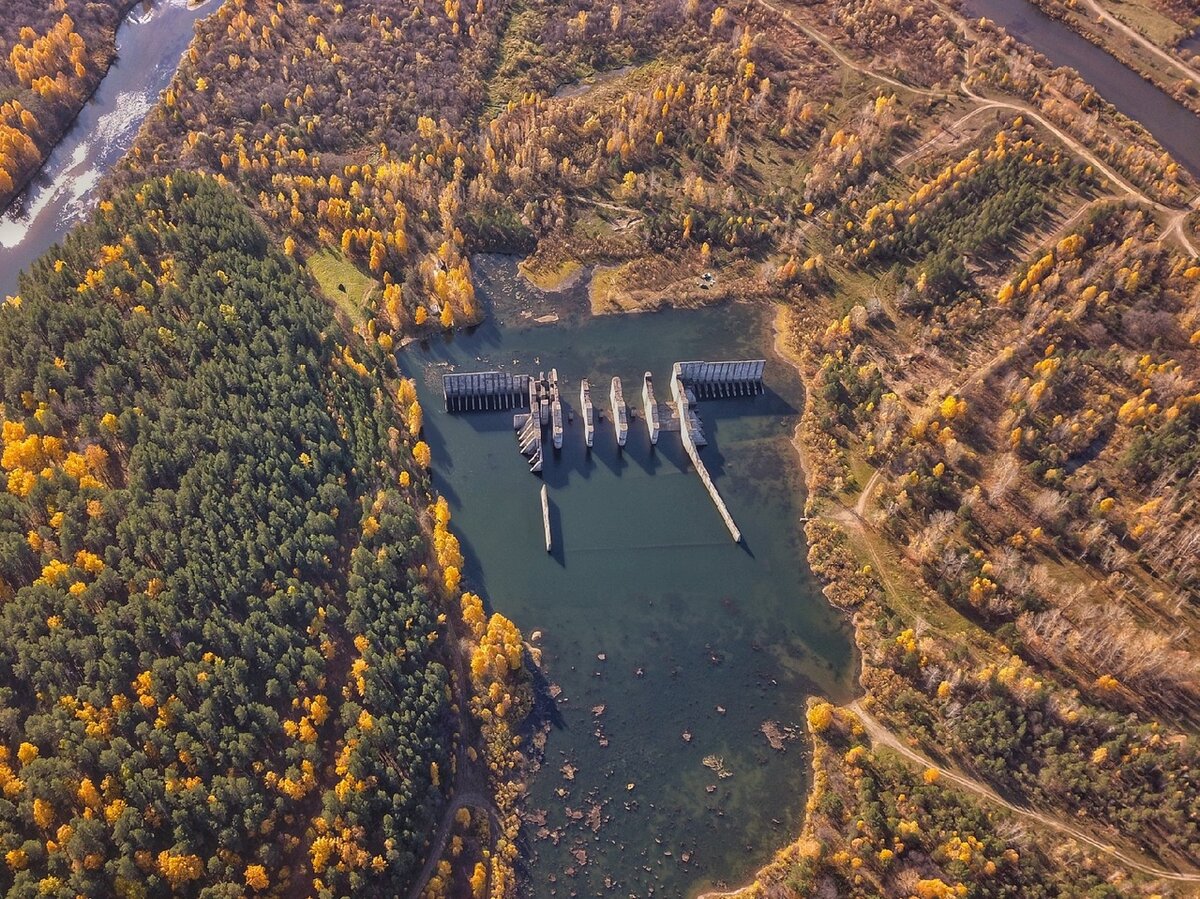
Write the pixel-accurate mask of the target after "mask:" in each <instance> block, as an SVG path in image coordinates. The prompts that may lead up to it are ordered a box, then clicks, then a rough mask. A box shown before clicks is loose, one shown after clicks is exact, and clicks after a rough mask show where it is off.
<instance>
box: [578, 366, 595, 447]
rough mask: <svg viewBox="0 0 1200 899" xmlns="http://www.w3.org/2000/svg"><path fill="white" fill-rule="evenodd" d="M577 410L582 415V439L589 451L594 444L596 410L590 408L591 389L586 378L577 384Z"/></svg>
mask: <svg viewBox="0 0 1200 899" xmlns="http://www.w3.org/2000/svg"><path fill="white" fill-rule="evenodd" d="M579 408H580V410H581V411H582V414H583V439H584V442H585V443H587V445H588V448H589V449H591V447H592V445H593V444H594V443H595V442H596V410H595V409H594V408H593V407H592V388H591V385H590V384H588V379H587V378H584V379H583V380H582V381H580V382H579Z"/></svg>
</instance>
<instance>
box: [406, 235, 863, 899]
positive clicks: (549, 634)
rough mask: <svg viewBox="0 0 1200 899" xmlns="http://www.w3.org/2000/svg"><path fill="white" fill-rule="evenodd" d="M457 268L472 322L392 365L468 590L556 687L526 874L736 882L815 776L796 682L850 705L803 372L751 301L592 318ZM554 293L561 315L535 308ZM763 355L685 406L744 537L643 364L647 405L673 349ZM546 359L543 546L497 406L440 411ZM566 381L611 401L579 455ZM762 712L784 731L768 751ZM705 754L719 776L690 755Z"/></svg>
mask: <svg viewBox="0 0 1200 899" xmlns="http://www.w3.org/2000/svg"><path fill="white" fill-rule="evenodd" d="M474 264H475V280H476V284H477V286H478V288H479V291H480V293H481V295H482V298H483V299H484V300H485V302H486V303H487V304H488V307H489V318H488V321H487V323H486V324H484V325H482V326H480V327H479V328H478V329H476V330H474V331H473V332H472V333H469V334H456V335H454V336H452V337H449V338H445V339H442V338H437V339H434V340H431V341H429V342H427V343H423V344H414V345H411V346H409V347H407V348H406V349H405V350H404V351H403V352H402V353H401V354H400V362H401V366H402V367H403V368H404V369H405V370H406V371H407V372H408V373H409V374H410V375H411V376H413V377H416V379H417V382H418V390H419V393H420V397H421V401H422V405H423V406H424V407H425V409H426V416H425V431H426V438H425V439H426V440H427V441H428V442H429V444H430V446H431V448H432V450H433V459H434V463H433V468H434V482H435V485H436V487H437V489H438V490H439V491H440V492H441V493H442V494H444V495H445V496H446V498H447V500H448V501H449V502H450V504H451V508H452V512H453V522H452V527H453V529H454V530H455V532H456V533H457V534H458V535H459V538H460V540H461V541H462V546H463V552H464V555H465V557H466V582H467V586H468V587H469V588H471V589H476V590H478V591H479V592H480V593H481V594H483V595H484V596H485V598H486V601H488V602H489V604H490V605H491V606H492V607H493V608H494V609H496V610H497V611H500V612H502V613H504V614H505V615H507V616H508V617H510V618H512V619H513V620H514V621H515V622H516V623H517V625H518V626H519V627H520V628H521V630H522V631H523V633H524V634H525V635H526V637H527V638H528V637H530V635H533V634H534V633H535V632H538V634H539V636H538V638H537V639H536V640H535V641H534V643H535V645H537V646H539V647H540V648H541V649H542V652H543V655H542V663H543V673H544V675H545V677H546V678H547V679H548V680H549V682H550V683H551V684H552V685H555V686H557V687H558V688H560V689H561V693H560V694H559V695H558V696H557V700H556V702H555V707H556V709H557V712H558V715H559V716H560V718H559V720H558V721H557V722H556V723H555V726H554V728H553V730H552V732H551V734H550V737H549V740H548V742H547V745H546V751H545V764H544V766H543V768H542V770H541V771H540V773H539V774H538V775H537V776H536V777H535V779H534V781H533V783H532V784H531V789H530V800H529V802H528V809H529V811H531V812H532V813H533V814H534V817H535V819H537V820H538V821H540V814H539V813H540V812H544V813H545V823H544V825H543V824H540V823H531V824H529V825H528V826H527V827H526V845H525V847H524V850H525V851H524V853H523V864H524V865H526V866H527V870H526V872H525V873H526V875H527V877H526V880H527V883H528V890H527V891H528V893H529V894H530V895H532V896H536V897H542V896H604V895H614V896H651V895H654V896H681V897H682V896H686V895H689V894H693V893H695V892H698V891H699V890H701V889H702V888H704V887H708V886H712V885H714V884H717V883H719V882H721V881H728V882H729V883H731V884H735V883H738V882H740V881H741V880H742V879H744V878H746V877H748V876H749V875H750V874H751V873H752V872H753V870H754V868H755V867H757V866H758V865H760V864H761V863H763V862H764V861H766V860H767V859H768V858H769V857H770V856H771V854H772V853H773V852H774V850H775V849H777V848H779V846H780V845H782V844H783V843H784V842H786V841H788V840H789V839H791V838H794V835H795V833H796V831H797V828H798V827H799V823H800V820H801V816H802V813H803V806H804V799H805V793H806V790H807V788H808V782H809V770H808V764H809V755H808V749H807V746H806V743H805V740H804V738H803V736H802V732H803V727H802V721H803V713H804V700H805V698H806V697H807V696H809V695H813V694H821V695H825V696H830V697H833V698H834V699H842V700H844V699H846V698H848V697H849V695H850V693H851V690H852V674H853V672H852V661H853V660H852V653H851V646H850V641H849V637H848V631H847V629H846V627H845V625H844V624H843V622H842V621H841V619H840V616H839V615H838V614H837V613H836V612H835V611H834V610H832V609H831V608H830V607H829V605H828V603H827V602H826V600H825V599H824V597H823V596H822V595H821V593H820V591H819V589H818V587H817V585H816V584H815V583H814V582H813V579H812V576H811V575H810V573H809V572H808V569H807V566H806V564H805V561H804V558H805V545H804V538H803V532H802V530H801V528H802V525H801V524H800V522H799V520H798V519H799V518H800V516H801V515H802V506H803V502H802V490H803V485H802V478H801V475H800V472H799V466H798V460H797V457H796V454H795V451H794V449H793V448H792V446H791V443H790V438H791V434H792V432H793V430H794V428H795V425H796V419H797V416H798V414H799V410H800V407H801V403H802V388H801V385H800V383H799V380H798V378H797V377H796V375H795V373H794V372H793V370H792V369H791V368H790V367H788V366H787V365H785V364H784V363H783V362H782V361H780V360H779V359H778V358H774V357H773V356H772V354H771V350H770V345H771V342H772V341H771V335H770V326H769V317H768V313H767V310H763V309H757V308H754V307H750V306H747V305H725V306H722V307H717V308H710V309H705V310H696V311H673V312H658V313H650V314H643V315H628V316H602V317H591V316H590V315H589V314H587V311H586V285H580V286H578V287H575V288H572V289H570V290H567V291H563V292H561V293H558V294H554V295H548V294H544V293H541V292H539V291H536V290H534V289H532V288H530V287H529V286H528V284H526V283H525V282H524V281H523V280H521V279H520V278H519V277H518V276H517V272H516V265H515V260H514V259H512V258H510V257H497V256H489V257H478V258H477V259H476V260H475V262H474ZM552 310H554V311H557V312H558V313H559V315H560V316H561V318H560V320H559V321H557V322H554V323H546V324H538V323H536V321H535V318H536V317H540V316H543V315H545V314H547V313H549V312H550V311H552ZM764 356H765V357H766V358H767V359H768V364H767V376H766V384H767V391H766V392H765V393H764V395H762V396H758V397H754V398H750V399H730V400H719V401H711V400H709V401H704V402H702V403H701V404H700V407H699V411H700V415H701V417H702V419H703V421H704V428H705V433H706V434H707V436H708V439H709V445H708V447H707V448H705V449H704V450H702V458H703V459H704V460H705V462H706V464H707V465H708V468H709V471H710V472H711V474H712V475H713V477H714V479H715V481H716V484H717V486H718V488H719V489H720V491H721V493H722V495H723V496H724V497H725V499H726V502H727V503H728V505H729V508H730V511H731V512H732V514H733V516H734V518H735V519H736V521H737V522H738V525H739V526H740V527H741V529H742V531H743V534H744V539H745V545H744V546H738V545H735V544H734V543H733V542H732V540H731V539H730V537H729V534H728V532H727V531H726V530H725V527H724V524H723V523H722V522H721V519H720V518H719V516H718V515H717V512H716V510H715V509H714V507H713V505H712V503H711V501H710V500H709V497H708V494H707V493H706V492H705V490H704V488H703V486H702V485H701V483H700V479H699V478H698V477H697V476H696V474H695V472H694V471H692V470H691V467H690V464H689V463H688V461H687V459H686V456H685V455H684V452H683V448H682V446H681V445H680V440H679V435H678V434H677V433H664V434H663V435H662V437H661V438H660V441H659V444H658V446H657V447H655V448H653V449H652V448H651V446H650V443H649V438H648V436H647V433H646V427H645V422H644V420H643V419H642V418H641V415H640V410H641V405H642V403H641V383H642V374H643V372H645V371H647V370H649V371H652V372H653V373H654V375H655V380H656V383H657V384H658V393H659V397H658V399H659V400H660V402H661V401H664V400H665V399H667V398H669V394H668V387H667V385H668V383H669V381H668V377H669V374H670V366H671V363H673V362H675V361H676V360H684V359H705V360H711V361H717V360H723V359H741V358H762V357H764ZM551 366H554V367H557V369H558V372H559V376H560V378H561V379H562V382H563V388H564V389H563V392H564V397H565V399H566V401H567V408H568V409H572V410H574V411H575V420H574V422H573V423H570V424H568V425H567V428H566V439H565V443H564V447H563V449H562V451H561V452H560V453H554V452H553V450H552V449H550V447H549V445H548V446H547V459H546V468H545V472H544V482H545V483H546V484H547V485H548V486H549V491H550V494H549V495H550V503H551V508H552V522H553V534H554V540H555V544H556V545H555V549H554V552H553V553H551V554H547V553H546V551H545V546H544V542H543V531H542V514H541V504H540V501H539V497H538V493H539V490H540V488H541V485H542V483H543V480H542V479H539V478H538V477H536V476H534V475H532V474H530V473H529V471H528V466H527V464H526V462H525V460H524V459H523V458H522V457H521V456H520V454H519V453H518V451H517V446H516V438H515V436H514V433H513V427H512V417H513V413H512V412H495V413H486V414H478V413H476V414H459V415H447V414H446V413H445V412H444V411H443V409H444V406H443V403H442V396H441V375H442V373H443V372H445V371H449V370H456V371H484V370H492V369H500V370H509V371H515V372H527V373H536V372H537V371H538V370H539V369H547V370H548V369H549V368H550V367H551ZM614 375H619V376H621V378H622V381H623V383H624V386H625V399H626V401H627V403H629V405H630V407H631V409H636V410H637V411H638V413H639V414H638V417H637V418H635V419H633V420H632V421H631V422H630V433H629V441H628V444H627V446H626V447H625V448H624V450H623V451H618V449H617V447H616V440H615V436H614V433H613V429H612V424H611V418H610V417H609V416H608V414H607V410H608V406H609V401H608V393H609V384H610V381H611V379H612V377H613V376H614ZM581 377H588V378H590V379H591V383H592V398H593V402H595V403H596V405H597V406H598V407H599V408H600V409H601V410H603V411H604V419H603V420H602V421H599V422H598V423H597V433H596V440H595V447H594V448H593V449H592V450H591V451H590V452H589V451H588V450H587V449H586V447H585V445H584V439H583V427H582V423H581V422H580V419H579V417H578V406H579V379H580V378H581ZM601 706H603V710H600V708H599V707H601ZM766 721H774V722H778V724H779V725H780V726H781V727H794V728H796V729H797V733H798V734H800V736H799V738H798V739H795V740H793V741H790V742H788V743H787V745H786V748H785V749H784V750H783V751H779V750H775V749H772V748H771V747H770V746H769V744H768V742H767V739H766V737H765V736H764V735H763V734H762V732H761V727H762V725H763V723H764V722H766ZM685 732H686V733H688V734H690V740H687V739H685V738H684V734H685ZM604 744H606V745H604ZM708 756H716V757H718V758H720V759H721V760H722V761H723V765H724V769H725V770H726V771H727V772H728V773H729V774H730V775H731V776H728V777H724V778H722V777H719V776H718V774H717V773H716V772H715V771H713V770H712V769H711V768H709V767H706V766H705V765H704V764H703V760H704V759H705V758H706V757H708ZM565 765H570V766H571V767H572V768H574V769H575V770H574V778H573V779H567V778H566V777H565V776H564V774H563V771H562V769H563V767H564V766H565ZM629 784H633V788H632V789H628V785H629ZM597 806H598V807H599V812H598V814H597V812H594V811H593V807H597ZM580 813H582V818H579V819H575V818H573V817H572V815H578V814H580ZM589 816H590V817H589ZM597 823H598V829H596V828H597ZM539 832H540V833H541V836H540V837H539ZM555 837H557V843H555V842H554V838H555ZM580 850H582V852H584V853H586V861H581V858H583V856H578V855H577V854H576V853H578V852H579V851H580Z"/></svg>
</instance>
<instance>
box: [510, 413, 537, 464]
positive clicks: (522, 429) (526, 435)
mask: <svg viewBox="0 0 1200 899" xmlns="http://www.w3.org/2000/svg"><path fill="white" fill-rule="evenodd" d="M514 424H515V425H516V427H517V446H518V447H519V448H520V450H521V455H522V456H524V457H525V458H526V459H528V460H529V470H530V471H531V472H533V473H534V474H537V473H539V472H540V471H541V470H542V423H541V420H540V419H539V417H538V414H537V412H530V413H529V414H528V415H524V416H520V415H519V416H517V418H516V419H514Z"/></svg>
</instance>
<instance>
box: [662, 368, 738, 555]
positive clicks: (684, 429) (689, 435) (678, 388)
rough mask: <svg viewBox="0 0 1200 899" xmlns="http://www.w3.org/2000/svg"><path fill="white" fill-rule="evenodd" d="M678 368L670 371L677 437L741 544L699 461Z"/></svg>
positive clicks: (713, 486)
mask: <svg viewBox="0 0 1200 899" xmlns="http://www.w3.org/2000/svg"><path fill="white" fill-rule="evenodd" d="M680 368H681V363H679V362H676V363H675V366H674V368H673V370H672V371H671V393H672V394H673V396H674V398H675V408H676V411H677V412H678V414H679V423H680V427H679V437H680V439H681V440H682V441H683V448H684V451H685V452H687V455H688V458H689V459H690V460H691V462H692V466H693V467H694V468H695V469H696V474H698V475H699V476H700V481H701V483H703V484H704V489H705V490H707V491H708V495H709V497H710V498H711V499H712V501H713V505H714V506H716V507H717V512H718V513H719V514H720V516H721V520H722V521H724V522H725V527H726V528H728V529H729V536H731V537H732V538H733V542H734V543H741V542H742V532H741V530H740V529H739V528H738V526H737V523H736V522H735V521H734V520H733V515H731V514H730V512H729V508H728V507H727V506H726V505H725V500H723V499H722V498H721V494H720V492H718V490H717V485H716V484H714V483H713V479H712V476H711V475H710V474H709V473H708V469H707V468H706V467H705V465H704V462H703V461H702V460H701V459H700V453H699V451H698V450H697V449H696V433H695V430H693V424H692V421H693V415H694V413H693V412H692V408H691V402H690V400H689V399H688V388H687V387H686V386H685V385H684V383H683V378H682V377H681V370H680ZM699 421H700V419H699V417H698V416H696V417H695V422H696V426H695V428H696V430H698V425H699Z"/></svg>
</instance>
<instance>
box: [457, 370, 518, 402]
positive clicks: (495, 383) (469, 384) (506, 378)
mask: <svg viewBox="0 0 1200 899" xmlns="http://www.w3.org/2000/svg"><path fill="white" fill-rule="evenodd" d="M529 384H530V377H529V375H514V374H511V373H510V372H503V371H478V372H453V373H448V374H444V375H442V398H443V400H444V401H445V403H446V411H447V412H491V411H496V410H501V409H514V408H521V407H523V406H524V405H525V404H526V402H527V397H528V394H529Z"/></svg>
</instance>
